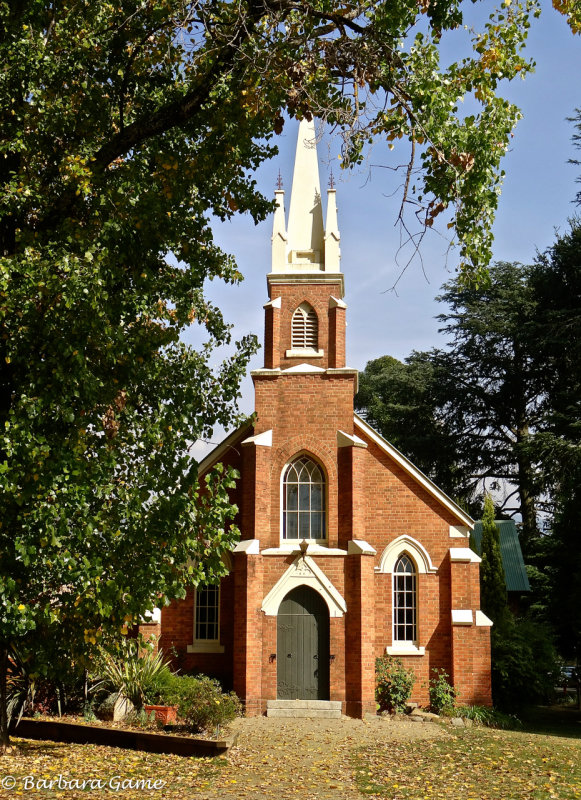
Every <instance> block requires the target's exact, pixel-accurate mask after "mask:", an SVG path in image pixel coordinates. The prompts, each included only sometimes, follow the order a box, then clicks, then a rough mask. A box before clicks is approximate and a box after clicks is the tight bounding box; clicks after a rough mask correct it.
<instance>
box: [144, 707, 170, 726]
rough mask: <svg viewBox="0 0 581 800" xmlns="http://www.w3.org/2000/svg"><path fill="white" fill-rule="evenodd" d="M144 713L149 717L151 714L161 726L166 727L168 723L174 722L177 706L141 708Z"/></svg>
mask: <svg viewBox="0 0 581 800" xmlns="http://www.w3.org/2000/svg"><path fill="white" fill-rule="evenodd" d="M143 707H144V709H145V713H146V714H147V715H150V714H151V712H153V713H154V714H155V718H156V720H157V721H158V722H161V723H162V725H168V724H169V723H170V722H175V721H176V717H177V711H178V707H177V706H143Z"/></svg>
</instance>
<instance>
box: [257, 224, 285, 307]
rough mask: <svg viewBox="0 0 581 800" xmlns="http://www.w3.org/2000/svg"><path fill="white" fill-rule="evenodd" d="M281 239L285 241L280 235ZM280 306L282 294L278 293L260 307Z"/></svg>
mask: <svg viewBox="0 0 581 800" xmlns="http://www.w3.org/2000/svg"><path fill="white" fill-rule="evenodd" d="M281 239H283V241H286V239H284V238H283V237H282V236H281ZM281 306H282V296H281V295H279V296H278V297H275V298H274V300H270V301H269V302H268V303H265V304H264V305H263V306H262V307H263V308H281Z"/></svg>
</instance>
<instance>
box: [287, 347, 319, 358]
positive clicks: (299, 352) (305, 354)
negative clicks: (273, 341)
mask: <svg viewBox="0 0 581 800" xmlns="http://www.w3.org/2000/svg"><path fill="white" fill-rule="evenodd" d="M324 354H325V351H324V350H312V349H311V348H310V347H297V348H295V349H294V350H286V351H285V356H286V358H323V356H324Z"/></svg>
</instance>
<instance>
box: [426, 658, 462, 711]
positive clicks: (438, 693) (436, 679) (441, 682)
mask: <svg viewBox="0 0 581 800" xmlns="http://www.w3.org/2000/svg"><path fill="white" fill-rule="evenodd" d="M432 672H433V673H434V675H433V677H432V678H430V683H429V692H430V708H431V709H432V711H433V712H434V714H441V715H442V716H445V717H450V716H452V714H453V712H454V707H455V704H456V696H457V694H458V693H457V692H456V690H455V689H454V687H453V686H452V685H451V684H450V683H449V682H448V678H449V677H450V676H449V675H448V673H447V672H445V670H443V669H438V668H435V669H433V670H432Z"/></svg>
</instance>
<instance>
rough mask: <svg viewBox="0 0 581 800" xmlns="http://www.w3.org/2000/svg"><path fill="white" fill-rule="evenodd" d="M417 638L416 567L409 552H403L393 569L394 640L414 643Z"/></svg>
mask: <svg viewBox="0 0 581 800" xmlns="http://www.w3.org/2000/svg"><path fill="white" fill-rule="evenodd" d="M416 640H417V576H416V568H415V565H414V563H413V561H412V560H411V558H410V557H409V556H408V555H407V553H403V554H402V555H401V556H400V557H399V558H398V560H397V561H396V563H395V567H394V570H393V641H394V643H395V642H408V643H414V642H416Z"/></svg>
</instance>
